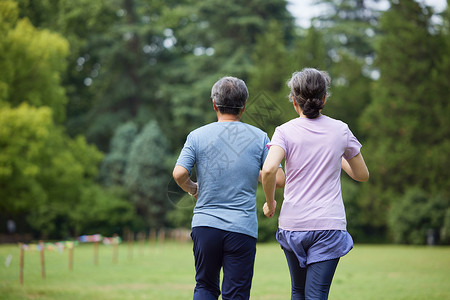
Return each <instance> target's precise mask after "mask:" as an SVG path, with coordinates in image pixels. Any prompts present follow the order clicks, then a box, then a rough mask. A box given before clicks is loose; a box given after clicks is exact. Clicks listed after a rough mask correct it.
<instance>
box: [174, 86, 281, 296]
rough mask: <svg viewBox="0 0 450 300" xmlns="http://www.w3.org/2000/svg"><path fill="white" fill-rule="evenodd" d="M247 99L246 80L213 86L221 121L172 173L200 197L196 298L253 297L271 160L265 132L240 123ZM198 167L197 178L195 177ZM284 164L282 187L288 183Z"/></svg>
mask: <svg viewBox="0 0 450 300" xmlns="http://www.w3.org/2000/svg"><path fill="white" fill-rule="evenodd" d="M247 98H248V90H247V87H246V85H245V83H244V81H242V80H241V79H238V78H235V77H224V78H221V79H220V80H219V81H217V82H216V83H215V84H214V86H213V88H212V91H211V99H212V105H213V107H214V110H215V111H216V114H217V122H214V123H211V124H207V125H205V126H202V127H200V128H197V129H196V130H194V131H192V132H191V133H190V134H189V135H188V137H187V139H186V143H185V144H184V147H183V149H182V150H181V153H180V156H179V158H178V160H177V163H176V166H175V169H174V170H173V177H174V179H175V181H176V182H177V183H178V185H179V186H180V187H181V188H182V189H183V190H184V191H186V192H188V193H190V194H191V195H192V196H194V197H195V198H196V199H197V203H196V205H195V208H194V216H193V218H192V233H191V237H192V240H193V242H194V246H193V250H194V258H195V269H196V276H195V280H196V282H197V284H196V286H195V290H194V300H198V299H218V297H219V295H220V288H219V283H220V270H221V268H223V282H222V299H224V300H226V299H234V300H236V299H249V297H250V287H251V283H252V277H253V266H254V261H255V253H256V238H257V235H258V224H257V219H256V188H257V186H258V178H259V173H260V170H261V168H262V166H263V164H264V160H265V159H266V156H267V153H268V149H267V147H266V145H267V143H269V138H268V136H267V134H266V133H265V132H263V131H262V130H260V129H258V128H256V127H253V126H251V125H248V124H245V123H242V122H240V119H241V116H242V114H243V113H244V110H245V105H246V102H247ZM194 165H195V166H196V173H197V182H194V181H192V180H191V178H190V176H191V172H192V169H193V167H194ZM284 182H285V176H284V173H283V171H282V169H281V168H280V169H279V170H278V173H277V181H276V185H277V187H282V186H284Z"/></svg>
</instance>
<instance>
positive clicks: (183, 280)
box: [0, 242, 450, 300]
mask: <svg viewBox="0 0 450 300" xmlns="http://www.w3.org/2000/svg"><path fill="white" fill-rule="evenodd" d="M129 249H131V248H129V246H128V245H126V244H122V245H120V247H119V258H118V262H117V263H115V264H114V263H112V256H113V254H112V253H113V250H112V248H111V247H110V246H105V245H100V246H99V260H98V265H94V264H93V261H94V259H93V253H94V251H93V250H94V248H93V246H92V245H86V244H84V245H80V246H78V247H76V248H75V252H74V262H73V271H69V269H68V252H67V251H65V252H63V253H59V252H58V251H53V252H50V251H47V252H45V260H46V278H45V280H43V279H42V278H41V269H40V259H39V252H37V251H26V252H25V268H24V284H23V285H20V284H19V249H18V246H15V245H9V246H0V263H1V264H0V299H2V300H6V299H95V300H101V299H158V300H159V299H162V300H172V299H173V300H175V299H183V300H184V299H192V291H193V288H194V284H195V281H194V262H193V255H192V245H191V244H190V243H185V244H182V243H174V242H166V243H165V244H163V245H157V244H151V243H150V244H146V245H144V246H142V245H138V244H135V246H134V247H133V251H132V252H130V251H129ZM131 253H132V255H131ZM9 255H12V260H11V263H10V265H9V266H8V267H7V266H6V265H7V264H6V263H5V262H6V261H7V257H8V256H9ZM251 299H252V300H263V299H267V300H269V299H270V300H278V299H282V300H285V299H290V279H289V273H288V269H287V265H286V262H285V258H284V255H283V253H282V251H281V249H280V248H279V246H278V245H277V244H258V250H257V255H256V265H255V275H254V277H253V286H252V292H251ZM329 299H330V300H344V299H345V300H352V299H358V300H365V299H381V300H389V299H395V300H399V299H408V300H412V299H427V300H429V299H436V300H437V299H439V300H443V299H450V247H406V246H390V245H382V246H374V245H356V246H355V248H354V249H353V250H352V251H351V252H350V253H349V254H348V255H347V256H346V257H344V258H342V259H341V262H340V264H339V266H338V269H337V271H336V274H335V277H334V281H333V284H332V286H331V292H330V297H329Z"/></svg>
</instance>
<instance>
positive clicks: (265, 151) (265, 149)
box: [260, 134, 270, 169]
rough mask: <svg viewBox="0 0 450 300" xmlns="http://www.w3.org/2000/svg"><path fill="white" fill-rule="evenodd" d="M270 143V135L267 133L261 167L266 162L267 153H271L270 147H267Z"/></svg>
mask: <svg viewBox="0 0 450 300" xmlns="http://www.w3.org/2000/svg"><path fill="white" fill-rule="evenodd" d="M269 143H270V140H269V137H268V136H267V134H265V135H264V147H263V153H262V156H261V166H260V168H261V169H262V167H263V165H264V162H265V161H266V157H267V154H269V148H268V147H266V146H267V145H268V144H269Z"/></svg>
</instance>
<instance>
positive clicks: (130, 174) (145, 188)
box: [125, 121, 169, 227]
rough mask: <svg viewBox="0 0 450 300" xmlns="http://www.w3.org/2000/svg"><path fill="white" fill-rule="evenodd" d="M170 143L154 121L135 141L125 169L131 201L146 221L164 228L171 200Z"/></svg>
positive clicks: (126, 184)
mask: <svg viewBox="0 0 450 300" xmlns="http://www.w3.org/2000/svg"><path fill="white" fill-rule="evenodd" d="M168 149H169V144H168V142H167V140H166V138H165V137H164V136H163V135H162V134H161V130H160V129H159V126H158V124H157V123H156V122H155V121H150V122H149V123H147V124H146V125H145V127H144V128H143V129H142V131H141V132H140V133H139V135H138V136H137V137H136V139H135V140H134V142H133V144H132V145H131V148H130V153H129V160H128V163H127V166H126V169H125V187H126V189H127V191H128V192H129V194H130V201H131V202H132V203H133V205H134V206H135V207H136V210H137V213H138V214H139V215H140V216H142V217H143V218H144V220H145V222H146V224H148V225H150V226H151V227H161V226H162V225H163V221H164V215H165V213H166V210H167V206H168V203H167V201H166V194H165V193H166V186H167V183H168V182H169V177H168V172H167V169H168V167H167V165H166V164H167V162H166V157H167V156H166V155H167V151H168Z"/></svg>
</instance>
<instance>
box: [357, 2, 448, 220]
mask: <svg viewBox="0 0 450 300" xmlns="http://www.w3.org/2000/svg"><path fill="white" fill-rule="evenodd" d="M431 17H432V11H431V9H430V8H429V7H425V6H421V5H419V4H418V3H417V2H415V1H412V0H410V1H401V2H400V1H392V2H391V8H390V9H389V11H387V12H386V13H385V14H383V16H382V18H381V20H380V25H381V30H382V35H381V36H380V38H379V40H378V43H377V55H378V57H377V60H376V66H377V67H378V68H379V70H380V74H381V77H380V79H379V80H378V81H377V82H376V83H375V86H374V89H373V99H374V100H373V101H372V102H371V104H370V105H369V106H368V107H367V109H366V110H365V112H364V114H363V115H362V116H361V126H362V128H363V130H364V131H365V133H366V135H367V138H368V141H367V143H366V149H367V150H366V151H367V152H365V154H367V156H366V157H367V161H368V166H369V170H370V171H371V181H370V183H369V185H370V188H368V189H367V190H366V191H365V193H364V196H363V198H364V199H363V201H362V202H363V203H365V204H364V205H370V207H373V210H371V211H370V210H369V209H368V208H367V207H365V210H366V211H370V214H369V215H372V217H370V218H369V219H368V223H370V222H372V220H376V219H377V220H378V222H380V220H383V219H384V218H383V216H385V214H384V213H383V212H385V211H387V209H388V207H389V206H390V205H391V204H394V203H395V202H396V201H397V199H399V198H400V197H401V196H402V195H404V194H405V193H406V191H407V190H409V188H410V187H411V186H416V187H418V188H420V189H422V190H423V191H425V192H426V193H427V194H429V195H430V197H435V196H436V195H441V196H442V197H444V198H448V191H449V182H448V180H447V178H446V175H445V174H446V172H447V171H446V170H444V169H445V167H444V166H448V165H449V164H450V162H449V159H448V157H447V156H446V155H442V153H446V152H447V151H448V150H449V142H448V139H447V137H448V136H449V134H450V133H449V129H448V128H449V124H448V118H445V117H443V115H446V112H447V114H448V112H449V105H448V101H447V100H446V99H447V98H446V97H447V96H445V95H446V93H448V83H447V84H443V83H442V81H437V82H436V81H435V80H436V78H440V77H442V76H446V75H444V74H445V72H448V69H447V71H444V73H443V70H442V66H441V65H440V64H441V63H440V62H441V61H442V60H443V56H445V57H448V51H447V52H446V53H445V54H443V52H442V49H441V46H442V44H441V42H440V41H441V36H440V35H437V34H435V33H433V31H432V30H431V28H432V27H431V26H430V25H431V23H430V20H431ZM437 74H439V75H438V76H437ZM447 75H448V73H447ZM436 83H438V84H440V85H441V87H443V89H444V90H439V89H436ZM442 93H444V94H442ZM443 151H444V152H443ZM384 222H385V221H384ZM382 223H383V222H382Z"/></svg>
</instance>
